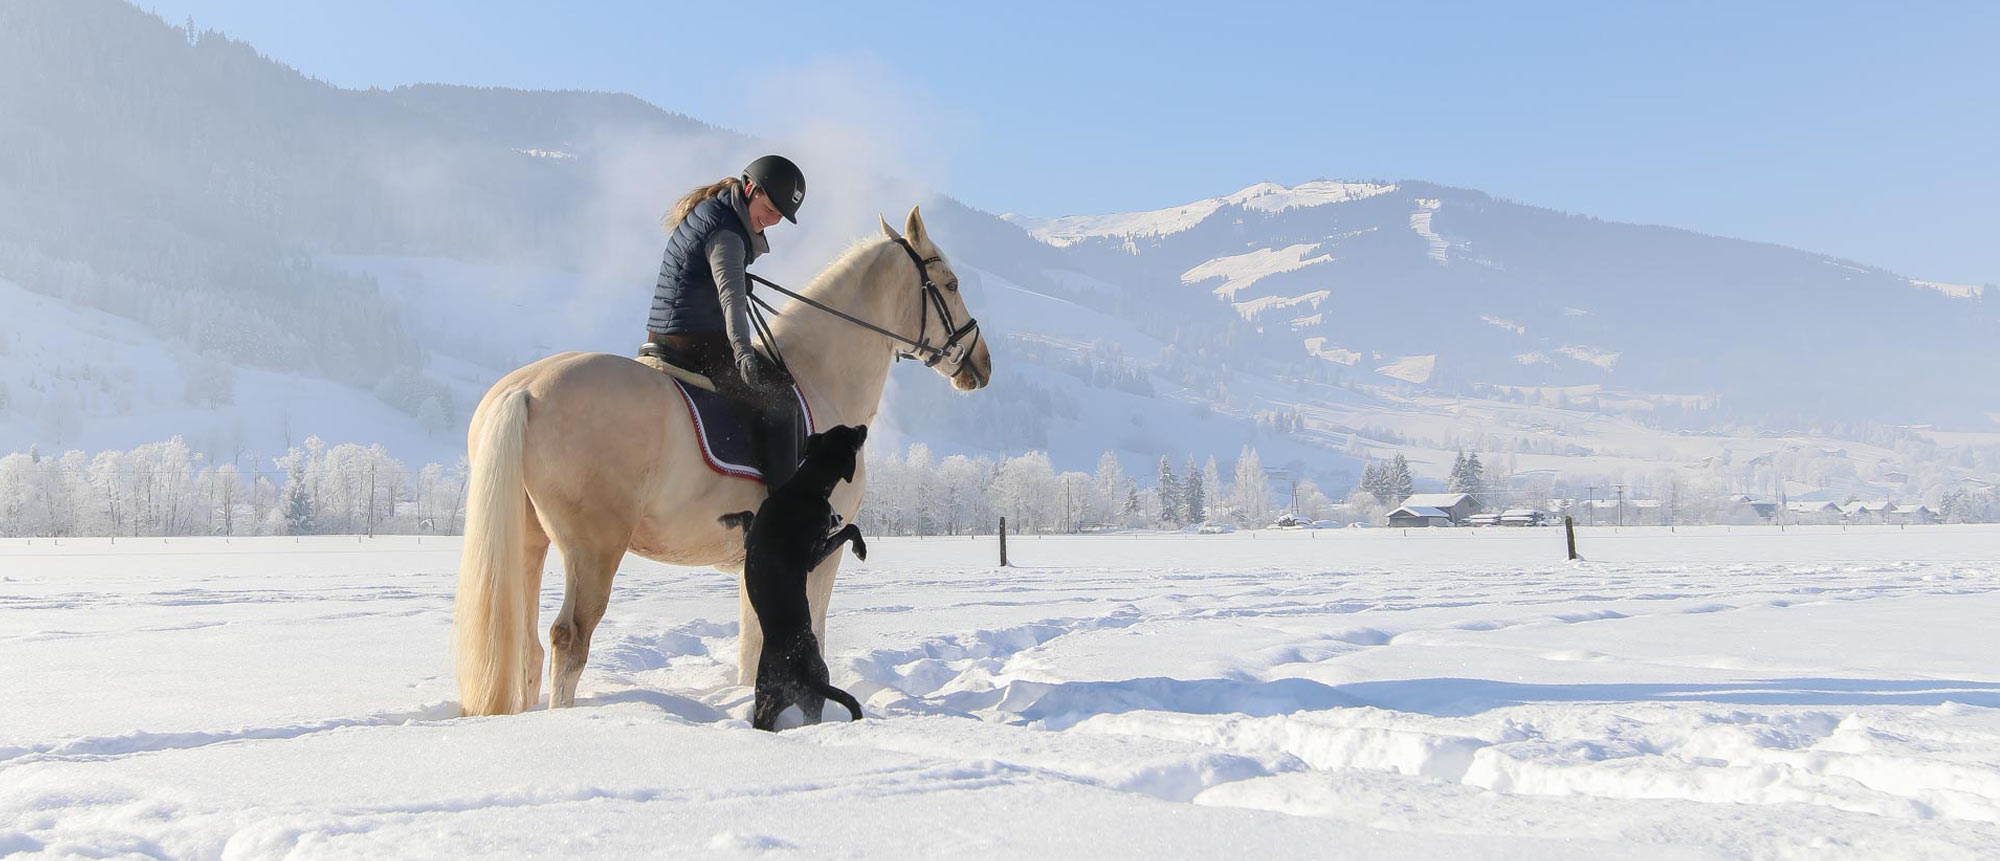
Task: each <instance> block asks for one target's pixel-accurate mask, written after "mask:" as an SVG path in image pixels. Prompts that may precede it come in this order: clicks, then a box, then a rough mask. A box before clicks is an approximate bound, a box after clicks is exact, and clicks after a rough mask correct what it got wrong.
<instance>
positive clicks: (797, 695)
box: [717, 425, 868, 730]
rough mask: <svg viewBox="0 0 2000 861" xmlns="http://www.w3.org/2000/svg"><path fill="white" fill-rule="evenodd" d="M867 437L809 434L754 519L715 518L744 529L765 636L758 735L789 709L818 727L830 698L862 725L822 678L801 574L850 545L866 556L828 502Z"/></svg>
mask: <svg viewBox="0 0 2000 861" xmlns="http://www.w3.org/2000/svg"><path fill="white" fill-rule="evenodd" d="M867 439H868V426H867V425H839V426H836V427H833V428H829V429H828V430H826V431H825V432H823V433H816V434H813V435H812V436H811V437H810V438H808V439H807V440H806V449H805V460H804V462H803V463H801V464H800V465H799V471H798V473H797V474H795V475H793V476H792V479H791V480H790V481H787V482H785V483H784V484H783V485H780V486H778V487H775V488H772V489H771V494H770V496H769V497H768V498H766V499H765V500H764V503H763V505H761V506H760V507H758V509H757V511H756V512H755V513H752V512H748V511H739V512H736V513H734V514H724V515H722V516H721V517H719V518H717V520H718V521H720V522H721V523H722V525H723V526H725V527H731V526H736V527H742V529H743V550H744V558H743V588H744V593H745V594H746V595H747V596H748V597H749V599H750V606H751V608H752V609H754V610H756V611H757V624H758V626H759V627H761V628H762V629H763V631H764V649H763V652H762V653H761V654H760V655H759V657H758V661H757V688H756V690H757V700H756V705H755V707H754V708H753V709H752V713H751V719H750V725H751V726H753V727H755V728H757V729H761V730H776V729H777V723H778V714H779V713H780V712H783V711H784V710H785V707H786V706H789V705H794V704H796V705H797V706H798V707H799V712H800V714H802V715H804V716H805V722H806V723H808V724H815V723H819V720H820V712H821V710H822V709H824V708H825V706H826V701H827V700H828V699H829V698H830V699H832V700H834V701H835V702H838V703H840V704H841V705H843V706H845V707H847V711H848V714H849V715H851V716H852V717H850V718H849V720H860V719H861V704H860V703H859V702H856V701H855V699H854V697H853V696H851V695H849V694H848V693H847V692H846V691H843V690H841V689H839V688H836V687H834V686H833V685H832V683H831V682H830V681H829V679H828V675H827V671H826V659H825V657H824V656H822V655H821V654H820V651H819V639H818V638H817V637H814V636H813V630H812V608H811V605H810V603H809V602H808V601H807V599H806V575H807V574H808V573H809V572H811V571H812V570H813V569H814V568H817V567H819V564H820V563H821V562H823V561H825V560H826V557H828V556H830V555H832V554H834V553H837V552H839V551H840V546H841V545H842V544H845V543H848V542H850V541H851V542H853V544H854V556H855V558H857V559H867V558H868V544H867V542H865V541H863V540H862V538H861V529H860V527H857V526H855V525H854V524H852V523H849V524H847V525H846V526H842V527H840V528H839V529H838V530H836V529H835V528H834V526H835V524H836V523H837V522H838V519H837V518H836V517H835V516H834V513H833V505H832V504H831V503H830V502H828V501H827V497H828V496H829V495H831V494H832V493H833V489H834V487H835V486H836V485H838V484H839V483H840V482H842V481H853V480H854V467H855V464H856V462H857V461H858V460H859V459H860V457H861V446H862V444H863V443H864V442H866V441H867Z"/></svg>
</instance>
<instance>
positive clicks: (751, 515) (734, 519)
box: [715, 511, 757, 535]
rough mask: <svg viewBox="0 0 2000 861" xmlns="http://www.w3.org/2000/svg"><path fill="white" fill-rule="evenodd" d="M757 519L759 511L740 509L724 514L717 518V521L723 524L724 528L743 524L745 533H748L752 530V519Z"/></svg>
mask: <svg viewBox="0 0 2000 861" xmlns="http://www.w3.org/2000/svg"><path fill="white" fill-rule="evenodd" d="M756 519H757V512H755V511H738V512H734V513H731V514H725V515H722V516H721V517H718V518H716V519H715V522H717V523H720V524H722V528H724V529H728V528H730V527H732V526H741V527H743V532H744V534H746V535H747V534H749V532H750V523H751V521H754V520H756Z"/></svg>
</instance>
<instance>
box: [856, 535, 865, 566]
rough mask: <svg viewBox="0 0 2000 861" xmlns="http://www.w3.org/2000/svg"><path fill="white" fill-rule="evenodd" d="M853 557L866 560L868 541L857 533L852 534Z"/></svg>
mask: <svg viewBox="0 0 2000 861" xmlns="http://www.w3.org/2000/svg"><path fill="white" fill-rule="evenodd" d="M854 558H856V559H859V560H861V561H863V562H866V561H868V542H867V541H864V540H862V538H861V536H859V535H856V536H854Z"/></svg>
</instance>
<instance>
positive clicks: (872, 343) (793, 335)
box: [771, 242, 909, 428]
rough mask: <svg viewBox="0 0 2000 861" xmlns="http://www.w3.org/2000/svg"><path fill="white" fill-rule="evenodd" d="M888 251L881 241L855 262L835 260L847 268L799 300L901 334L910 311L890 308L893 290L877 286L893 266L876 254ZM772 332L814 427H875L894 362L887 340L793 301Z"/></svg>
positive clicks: (891, 273) (885, 285)
mask: <svg viewBox="0 0 2000 861" xmlns="http://www.w3.org/2000/svg"><path fill="white" fill-rule="evenodd" d="M887 247H888V243H886V242H883V243H879V244H876V245H871V246H869V247H867V248H864V249H862V250H860V251H857V252H855V253H856V254H857V255H860V256H858V257H856V258H855V259H852V260H845V261H842V262H843V263H846V264H847V265H846V266H841V265H840V264H836V266H837V267H839V270H840V271H829V272H828V273H827V274H826V275H825V276H822V277H821V278H820V279H819V280H818V281H815V282H814V283H813V284H812V286H810V287H808V288H807V289H805V290H803V291H801V293H802V295H805V296H809V297H812V299H813V300H814V301H816V302H819V303H821V304H823V305H826V306H827V307H829V308H835V309H838V310H840V311H842V312H844V313H846V314H848V315H850V316H853V317H855V318H857V319H861V320H866V321H868V322H870V323H873V324H875V325H877V326H881V327H883V328H885V329H888V330H890V331H895V332H900V331H902V330H903V328H904V327H905V325H906V321H905V320H904V319H903V317H904V316H907V312H908V311H909V309H907V308H902V307H899V305H898V303H896V302H895V297H896V296H897V295H898V292H899V291H897V290H894V289H892V288H893V285H890V284H888V283H878V282H882V281H883V279H885V278H893V277H894V272H895V269H896V267H895V265H894V261H893V260H892V259H891V258H890V257H889V256H888V255H886V254H884V253H883V252H884V251H885V250H886V249H887ZM771 332H772V335H773V336H774V337H776V338H777V341H778V348H779V350H780V351H782V352H783V353H784V355H785V363H786V364H787V365H789V366H790V367H791V370H792V374H793V376H794V377H795V378H797V379H798V381H799V387H800V388H801V389H802V390H804V392H805V395H806V401H807V403H808V404H809V405H810V406H811V407H812V411H813V419H814V424H816V425H818V426H819V427H821V428H827V427H832V426H834V425H837V424H873V423H874V421H875V413H876V411H877V410H879V409H880V408H881V406H882V390H883V388H884V387H886V386H887V385H888V381H889V365H890V362H891V361H892V360H893V357H894V353H893V350H892V347H891V342H890V341H889V339H888V338H886V337H884V336H882V335H880V334H878V333H875V332H871V331H868V330H867V329H864V328H862V327H860V326H857V325H854V324H853V323H850V322H847V321H846V320H842V319H840V318H838V317H835V316H833V315H832V314H828V313H826V312H825V311H821V310H819V309H817V308H812V307H809V306H807V305H806V304H805V303H804V302H796V301H795V302H792V303H790V304H789V305H787V306H786V307H785V312H784V313H783V314H782V315H780V316H779V317H778V319H777V320H776V321H773V323H772V324H771Z"/></svg>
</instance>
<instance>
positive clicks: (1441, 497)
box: [1389, 493, 1479, 526]
mask: <svg viewBox="0 0 2000 861" xmlns="http://www.w3.org/2000/svg"><path fill="white" fill-rule="evenodd" d="M1478 513H1479V500H1478V499H1475V498H1473V496H1472V494H1470V493H1416V494H1411V495H1410V497H1409V498H1407V499H1404V500H1403V504H1402V505H1401V506H1398V507H1397V508H1396V510H1395V511H1391V512H1389V525H1390V526H1458V525H1460V524H1462V523H1465V522H1466V519H1467V518H1470V517H1471V516H1472V515H1475V514H1478Z"/></svg>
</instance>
